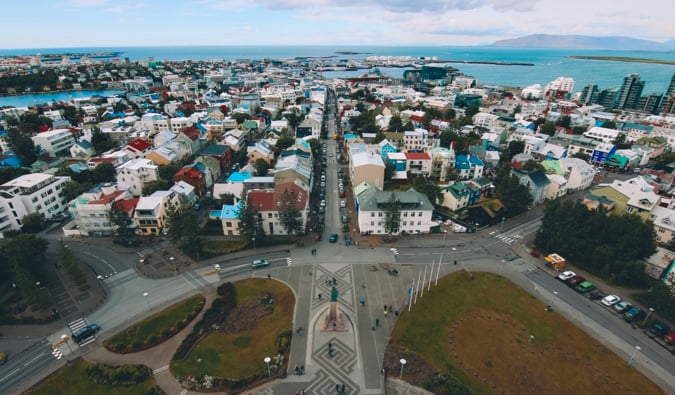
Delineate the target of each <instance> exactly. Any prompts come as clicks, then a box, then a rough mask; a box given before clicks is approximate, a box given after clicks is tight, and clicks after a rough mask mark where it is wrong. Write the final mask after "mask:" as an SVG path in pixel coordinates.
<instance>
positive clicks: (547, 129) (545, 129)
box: [539, 121, 555, 136]
mask: <svg viewBox="0 0 675 395" xmlns="http://www.w3.org/2000/svg"><path fill="white" fill-rule="evenodd" d="M539 131H540V132H541V133H543V134H547V135H549V136H553V135H554V134H555V124H554V123H553V122H550V121H546V123H545V124H543V125H541V127H539Z"/></svg>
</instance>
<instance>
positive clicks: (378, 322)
mask: <svg viewBox="0 0 675 395" xmlns="http://www.w3.org/2000/svg"><path fill="white" fill-rule="evenodd" d="M375 326H380V319H379V318H375Z"/></svg>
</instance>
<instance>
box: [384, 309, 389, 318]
mask: <svg viewBox="0 0 675 395" xmlns="http://www.w3.org/2000/svg"><path fill="white" fill-rule="evenodd" d="M387 313H388V311H387V310H384V318H387Z"/></svg>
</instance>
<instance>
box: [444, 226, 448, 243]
mask: <svg viewBox="0 0 675 395" xmlns="http://www.w3.org/2000/svg"><path fill="white" fill-rule="evenodd" d="M447 235H448V230H447V229H444V230H443V244H445V236H447Z"/></svg>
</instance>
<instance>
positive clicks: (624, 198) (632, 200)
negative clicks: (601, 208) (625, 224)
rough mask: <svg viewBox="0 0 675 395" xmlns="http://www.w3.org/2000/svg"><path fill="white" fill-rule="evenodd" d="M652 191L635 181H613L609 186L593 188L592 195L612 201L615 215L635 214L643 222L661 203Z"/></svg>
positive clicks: (650, 188)
mask: <svg viewBox="0 0 675 395" xmlns="http://www.w3.org/2000/svg"><path fill="white" fill-rule="evenodd" d="M652 189H653V188H652V187H651V186H649V185H645V184H644V183H641V182H639V181H638V180H637V179H630V180H627V181H621V180H614V181H613V182H612V183H611V184H604V185H601V186H599V187H598V188H595V189H594V190H593V191H592V193H593V194H594V195H596V196H604V197H606V198H608V199H610V200H612V201H613V202H614V204H615V207H616V212H617V213H628V214H636V215H638V216H640V217H641V218H642V219H643V220H645V219H648V218H649V217H650V215H651V213H652V211H654V208H655V207H657V206H658V205H659V203H660V202H661V198H660V197H659V195H657V194H656V193H654V192H653V190H652Z"/></svg>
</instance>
